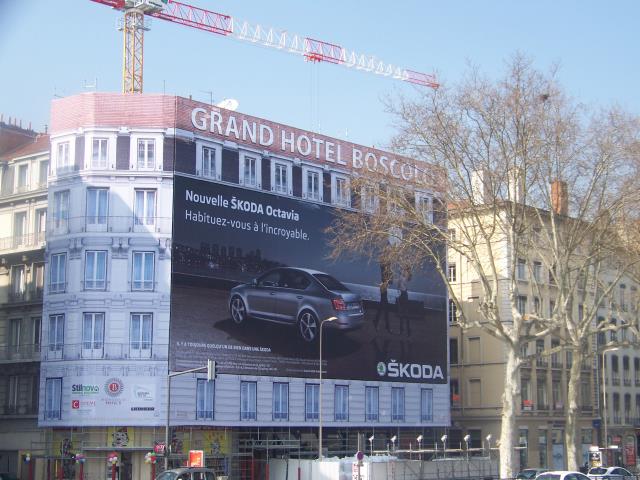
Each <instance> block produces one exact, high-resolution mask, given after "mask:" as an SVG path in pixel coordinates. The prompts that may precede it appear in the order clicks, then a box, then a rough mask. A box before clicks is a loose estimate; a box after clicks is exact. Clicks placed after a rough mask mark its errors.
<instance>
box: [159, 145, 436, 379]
mask: <svg viewBox="0 0 640 480" xmlns="http://www.w3.org/2000/svg"><path fill="white" fill-rule="evenodd" d="M177 151H179V149H178V150H177ZM235 155H236V158H237V152H236V153H235ZM190 161H191V162H195V158H194V159H192V160H190V159H180V158H176V165H186V164H188V163H189V162H190ZM234 168H237V164H236V166H235V167H234ZM263 170H264V168H263ZM236 172H237V170H236ZM295 178H296V177H295V175H294V180H295ZM298 180H299V181H301V180H302V179H301V178H300V177H298ZM173 207H174V218H173V225H174V228H173V247H172V270H173V271H172V287H171V328H170V352H169V353H170V368H171V369H173V370H183V369H187V368H194V367H198V366H202V365H204V364H206V360H207V359H212V360H215V361H216V362H217V370H218V372H219V373H228V374H242V375H267V376H276V377H312V378H315V377H317V375H318V356H319V348H318V347H319V346H318V336H319V327H320V323H321V322H322V321H323V320H325V319H327V318H332V317H335V320H332V321H328V322H325V323H324V326H323V327H322V329H323V338H322V340H323V371H324V372H326V376H327V377H328V378H335V379H353V380H378V381H391V382H394V381H397V382H417V383H423V384H424V383H446V382H447V371H446V370H447V322H446V291H445V288H444V286H443V284H442V281H441V280H440V278H439V276H438V275H437V273H436V272H435V270H434V269H433V268H429V267H428V266H427V267H425V266H420V267H419V268H416V269H415V270H414V271H411V272H408V271H406V270H405V271H396V270H395V269H394V268H393V267H392V266H389V265H386V264H385V263H384V260H383V259H382V260H380V261H369V260H368V259H367V258H366V257H365V256H362V257H360V256H358V255H353V256H351V257H350V258H346V259H345V258H340V259H339V260H331V259H329V254H330V247H329V241H328V240H329V239H328V236H327V235H328V234H327V233H326V229H327V227H329V226H330V225H331V224H332V222H333V219H334V217H335V214H336V212H337V210H336V208H337V207H334V206H332V205H330V204H327V203H319V202H312V201H307V200H304V199H302V198H299V197H295V196H291V195H279V194H275V193H272V192H271V191H265V190H262V189H251V188H245V187H242V186H240V185H238V184H234V183H233V182H223V181H219V180H209V179H203V178H199V177H198V176H196V175H193V174H185V173H181V172H179V171H176V174H175V176H174V204H173ZM381 284H385V285H387V288H385V287H382V288H381Z"/></svg>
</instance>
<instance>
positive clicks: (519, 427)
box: [448, 218, 600, 469]
mask: <svg viewBox="0 0 640 480" xmlns="http://www.w3.org/2000/svg"><path fill="white" fill-rule="evenodd" d="M450 226H451V227H452V234H453V235H455V234H456V233H455V229H456V220H455V218H452V219H450ZM458 228H459V225H458ZM510 248H511V247H510V245H509V243H508V241H506V240H503V241H502V244H499V243H498V244H497V245H494V246H493V247H492V250H493V255H494V258H495V259H496V260H495V261H496V266H497V269H498V271H499V272H501V273H500V274H501V275H502V274H504V283H501V286H500V291H501V294H500V296H499V302H500V311H501V315H502V318H503V319H504V322H506V323H509V321H510V318H511V317H510V315H512V314H511V303H510V300H509V297H508V295H509V291H510V287H509V282H510V279H509V272H511V271H512V269H513V271H514V272H515V278H516V282H517V289H518V297H517V309H518V311H519V313H520V314H527V313H531V312H534V311H537V312H542V313H543V315H542V316H544V314H546V313H547V312H550V311H551V310H553V308H554V304H553V301H554V300H553V299H554V297H555V292H554V290H555V288H556V287H555V285H554V284H553V282H552V281H550V280H549V279H550V278H551V276H550V275H549V272H548V271H545V267H544V264H543V262H542V261H538V260H537V259H536V253H535V252H536V251H537V249H536V246H535V245H530V246H529V248H528V250H529V251H528V252H527V253H526V255H523V257H525V258H523V259H517V260H516V261H517V265H516V266H510V265H509V258H510V254H509V249H510ZM448 262H449V263H448V275H449V279H450V281H451V283H452V284H453V286H454V288H455V289H456V297H457V298H458V299H459V300H460V303H461V305H462V308H463V309H464V314H465V317H466V319H467V320H472V321H480V314H479V313H478V304H479V299H480V298H481V297H482V289H481V285H480V282H479V280H478V277H477V275H476V272H475V271H474V269H473V268H471V267H470V266H469V265H468V264H467V262H466V260H465V259H464V258H462V256H461V255H457V254H454V253H450V254H449V257H448ZM532 277H535V278H532ZM529 282H532V283H531V284H532V285H533V282H535V283H536V285H537V286H538V287H539V291H538V290H537V289H533V288H529V287H530V285H529ZM534 291H535V292H536V295H535V296H534V295H533V294H532V292H534ZM576 308H577V309H579V308H581V307H580V306H577V307H576ZM575 313H576V315H578V314H579V312H578V311H576V312H575ZM549 316H550V315H549ZM458 318H459V317H458V315H457V312H456V308H455V305H454V304H453V302H452V301H450V305H449V323H450V326H451V328H450V333H449V335H450V340H449V342H450V344H449V351H450V362H451V407H452V410H451V416H452V433H451V435H450V438H457V437H462V436H464V435H465V434H469V435H470V436H471V441H472V442H473V443H474V444H473V445H472V446H473V447H483V448H488V447H493V448H495V447H496V440H497V439H498V438H499V437H500V428H501V427H500V425H501V410H502V395H503V391H504V379H505V365H506V351H505V348H504V344H503V343H502V342H501V341H500V340H498V339H496V338H495V337H493V336H491V335H489V334H488V333H487V331H486V330H484V329H482V328H469V329H462V327H461V325H460V324H459V323H458ZM467 323H469V322H467ZM594 347H595V345H594ZM521 359H522V363H521V368H520V375H519V384H518V398H517V400H516V404H517V410H516V439H517V440H516V445H518V446H517V447H516V449H517V450H518V452H517V454H516V458H519V463H516V468H524V467H548V468H553V469H563V468H566V463H567V455H566V452H565V447H564V429H565V409H566V405H567V389H568V376H569V370H570V366H571V362H572V357H571V353H570V352H567V351H564V350H562V348H561V347H560V342H559V340H558V339H555V338H553V337H552V336H549V337H547V338H544V339H538V340H534V341H531V342H529V343H528V344H527V345H526V346H525V347H523V349H522V354H521ZM596 369H597V363H596V362H595V361H594V360H589V361H588V362H585V363H584V364H583V365H582V374H581V384H580V392H579V399H578V404H579V420H578V422H577V426H578V428H577V440H578V443H579V447H578V448H579V458H582V461H581V463H584V461H585V460H586V453H587V451H588V448H589V446H591V445H592V444H598V433H599V431H598V426H599V425H600V420H599V418H600V415H599V410H598V404H599V402H598V391H597V376H596V374H597V370H596ZM453 444H456V445H457V441H456V440H453ZM580 451H581V455H580Z"/></svg>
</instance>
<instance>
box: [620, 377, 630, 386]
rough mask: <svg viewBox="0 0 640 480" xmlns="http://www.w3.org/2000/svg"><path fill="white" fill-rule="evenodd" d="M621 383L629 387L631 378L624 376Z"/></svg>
mask: <svg viewBox="0 0 640 480" xmlns="http://www.w3.org/2000/svg"><path fill="white" fill-rule="evenodd" d="M622 384H623V385H624V386H625V387H630V386H631V379H630V378H627V377H624V378H623V379H622Z"/></svg>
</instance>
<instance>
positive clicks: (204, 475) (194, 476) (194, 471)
mask: <svg viewBox="0 0 640 480" xmlns="http://www.w3.org/2000/svg"><path fill="white" fill-rule="evenodd" d="M216 478H217V477H216V472H215V470H211V469H210V468H202V467H182V468H173V469H171V470H165V471H164V472H162V473H160V474H158V475H156V480H216Z"/></svg>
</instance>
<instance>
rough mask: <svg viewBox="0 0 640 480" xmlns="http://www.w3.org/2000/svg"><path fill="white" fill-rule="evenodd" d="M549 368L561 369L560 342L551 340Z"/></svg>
mask: <svg viewBox="0 0 640 480" xmlns="http://www.w3.org/2000/svg"><path fill="white" fill-rule="evenodd" d="M551 350H553V353H552V354H551V368H562V365H561V363H560V352H561V350H560V340H551Z"/></svg>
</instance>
